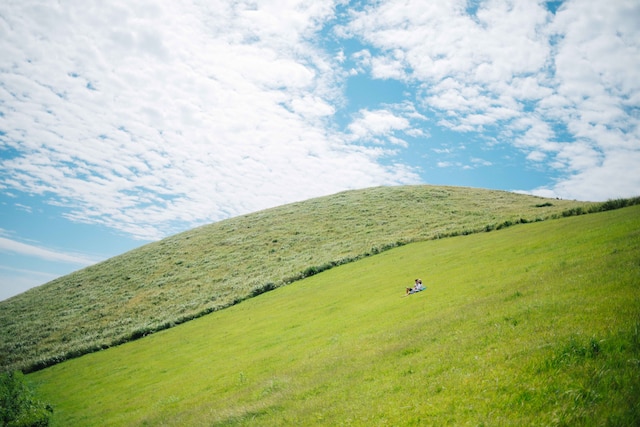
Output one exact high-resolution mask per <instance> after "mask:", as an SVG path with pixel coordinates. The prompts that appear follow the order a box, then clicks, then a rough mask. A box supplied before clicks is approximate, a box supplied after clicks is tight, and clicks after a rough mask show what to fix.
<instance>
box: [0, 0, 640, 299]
mask: <svg viewBox="0 0 640 427" xmlns="http://www.w3.org/2000/svg"><path fill="white" fill-rule="evenodd" d="M639 22H640V2H638V1H637V0H609V1H606V2H605V1H602V0H576V1H573V0H568V1H536V0H448V1H425V0H384V1H371V2H367V1H359V0H354V1H345V0H323V1H320V2H316V1H314V2H310V1H306V0H238V1H232V0H208V1H202V0H171V1H169V0H164V1H163V0H136V1H130V0H109V1H103V0H58V1H51V0H3V1H2V2H0V300H2V299H6V298H9V297H11V296H13V295H16V294H18V293H21V292H24V291H26V290H27V289H29V288H31V287H34V286H38V285H41V284H44V283H46V282H48V281H50V280H53V279H54V278H56V277H59V276H62V275H65V274H68V273H70V272H73V271H76V270H79V269H82V268H85V267H87V266H89V265H92V264H95V263H97V262H100V261H102V260H105V259H107V258H110V257H112V256H115V255H119V254H121V253H124V252H127V251H129V250H131V249H133V248H136V247H139V246H141V245H143V244H146V243H148V242H152V241H156V240H159V239H162V238H164V237H167V236H169V235H172V234H176V233H179V232H181V231H185V230H188V229H191V228H194V227H196V226H199V225H203V224H208V223H212V222H216V221H220V220H223V219H225V218H229V217H234V216H238V215H242V214H246V213H250V212H255V211H259V210H262V209H265V208H269V207H274V206H279V205H283V204H286V203H290V202H294V201H300V200H306V199H309V198H313V197H317V196H322V195H328V194H334V193H337V192H340V191H344V190H350V189H359V188H366V187H373V186H380V185H385V186H394V185H405V184H431V185H455V186H467V187H478V188H488V189H499V190H507V191H515V192H522V193H526V194H533V195H540V196H545V197H554V198H555V197H558V198H563V199H576V200H588V201H604V200H608V199H615V198H620V197H633V196H638V195H640V126H639V125H640V25H638V23H639Z"/></svg>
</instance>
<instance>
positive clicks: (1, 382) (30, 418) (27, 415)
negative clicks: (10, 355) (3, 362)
mask: <svg viewBox="0 0 640 427" xmlns="http://www.w3.org/2000/svg"><path fill="white" fill-rule="evenodd" d="M52 413H53V409H52V408H51V406H49V405H47V404H45V403H43V402H40V401H39V400H37V399H36V398H35V394H34V392H33V390H32V389H31V388H30V387H29V385H28V384H27V382H26V381H25V379H24V375H23V374H22V372H20V371H15V372H6V373H0V423H1V424H2V425H3V426H16V427H17V426H21V427H27V426H33V427H36V426H37V427H40V426H47V425H49V417H50V416H51V414H52Z"/></svg>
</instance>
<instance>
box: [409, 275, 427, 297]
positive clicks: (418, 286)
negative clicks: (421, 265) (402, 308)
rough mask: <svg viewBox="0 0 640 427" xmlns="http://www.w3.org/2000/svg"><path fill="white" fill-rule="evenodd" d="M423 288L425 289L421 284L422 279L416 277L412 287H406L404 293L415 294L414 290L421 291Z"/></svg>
mask: <svg viewBox="0 0 640 427" xmlns="http://www.w3.org/2000/svg"><path fill="white" fill-rule="evenodd" d="M424 289H425V287H424V286H422V280H421V279H416V282H415V284H414V285H413V288H407V292H406V295H411V294H415V293H416V292H420V291H423V290H424Z"/></svg>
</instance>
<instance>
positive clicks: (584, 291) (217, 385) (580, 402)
mask: <svg viewBox="0 0 640 427" xmlns="http://www.w3.org/2000/svg"><path fill="white" fill-rule="evenodd" d="M639 230H640V207H638V206H635V207H630V208H625V209H620V210H616V211H611V212H604V213H597V214H592V215H582V216H577V217H571V218H561V219H558V220H555V221H545V222H538V223H534V224H526V225H521V226H518V227H511V228H508V229H504V230H499V231H495V232H492V233H478V234H473V235H467V236H458V237H454V238H450V239H442V240H437V241H425V242H418V243H413V244H410V245H405V246H402V247H397V248H394V249H392V250H389V251H386V252H384V253H381V254H378V255H376V256H371V257H367V258H363V259H361V260H359V261H357V262H353V263H349V264H347V265H342V266H339V267H338V268H334V269H331V270H329V271H326V272H323V273H322V274H317V275H314V276H313V277H309V278H307V279H305V280H302V281H299V282H297V283H295V284H293V285H291V286H285V287H282V288H279V289H276V290H274V291H273V292H269V293H266V294H263V295H260V296H258V297H256V298H252V299H250V300H247V301H244V302H243V303H242V304H238V305H235V306H233V307H230V308H229V309H226V310H222V311H219V312H216V313H212V314H210V315H208V316H204V317H201V318H199V319H196V320H194V321H191V322H188V323H186V324H183V325H180V326H178V327H176V328H173V329H170V330H166V331H162V332H160V333H157V334H153V335H151V336H149V337H146V338H144V339H141V340H137V341H135V342H131V343H127V344H125V345H122V346H119V347H115V348H111V349H108V350H106V351H101V352H96V353H93V354H90V355H87V356H84V357H81V358H77V359H75V360H70V361H67V362H65V363H61V364H58V365H56V366H53V367H50V368H48V369H44V370H41V371H39V372H35V373H33V374H30V375H29V376H28V378H29V380H30V381H31V382H32V383H33V384H34V385H37V386H38V388H39V394H40V395H41V397H42V398H43V399H44V400H45V401H47V402H49V403H51V404H52V405H53V407H54V414H53V418H52V420H51V421H52V426H53V427H55V426H69V425H73V426H92V425H96V426H101V425H110V426H138V425H140V426H142V425H165V426H172V425H175V426H184V425H191V426H195V425H209V426H223V425H224V426H230V425H247V426H289V425H305V426H306V425H331V426H334V425H352V426H367V427H369V426H387V425H434V426H440V425H474V426H475V425H490V426H502V425H504V426H516V425H517V426H539V425H544V426H580V425H598V426H601V425H611V426H632V425H638V423H640V401H639V400H638V396H639V395H640V363H639V362H638V361H639V360H640V332H639V331H640V288H638V277H640V264H639V263H638V260H639V259H640V258H639V255H640V233H639ZM416 277H421V278H422V279H424V282H425V284H426V285H427V289H426V290H425V291H423V292H421V293H419V294H416V295H412V296H410V297H402V295H403V291H404V287H405V285H407V284H410V283H411V282H412V281H413V279H414V278H416Z"/></svg>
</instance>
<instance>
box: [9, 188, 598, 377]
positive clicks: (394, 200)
mask: <svg viewBox="0 0 640 427" xmlns="http://www.w3.org/2000/svg"><path fill="white" fill-rule="evenodd" d="M596 205H597V204H595V203H589V202H576V201H565V200H551V199H544V198H540V197H535V196H528V195H523V194H516V193H510V192H505V191H494V190H483V189H472V188H462V187H443V186H427V185H421V186H402V187H376V188H369V189H364V190H352V191H347V192H341V193H338V194H334V195H330V196H325V197H320V198H315V199H310V200H307V201H303V202H297V203H292V204H288V205H284V206H280V207H276V208H271V209H267V210H264V211H260V212H255V213H252V214H247V215H243V216H239V217H235V218H231V219H227V220H224V221H220V222H217V223H213V224H209V225H205V226H201V227H198V228H195V229H192V230H189V231H186V232H183V233H179V234H176V235H174V236H170V237H167V238H165V239H163V240H160V241H158V242H154V243H150V244H147V245H144V246H142V247H140V248H137V249H134V250H132V251H129V252H127V253H125V254H122V255H119V256H116V257H113V258H110V259H108V260H106V261H104V262H101V263H99V264H96V265H94V266H90V267H88V268H85V269H82V270H79V271H77V272H74V273H72V274H69V275H67V276H64V277H61V278H58V279H56V280H53V281H51V282H49V283H47V284H45V285H43V286H40V287H38V288H34V289H32V290H30V291H28V292H25V293H24V294H21V295H18V296H16V297H13V298H10V299H9V300H6V301H2V302H0V366H1V367H2V368H3V369H22V370H24V371H26V372H29V371H33V370H37V369H40V368H43V367H46V366H50V365H52V364H55V363H57V362H60V361H62V360H65V359H68V358H72V357H76V356H79V355H81V354H85V353H88V352H92V351H96V350H99V349H102V348H107V347H110V346H113V345H117V344H120V343H123V342H126V341H130V340H132V339H136V338H139V337H141V336H144V335H146V334H148V333H152V332H154V331H157V330H161V329H166V328H168V327H171V326H173V325H175V324H179V323H182V322H184V321H187V320H190V319H193V318H195V317H199V316H201V315H203V314H206V313H210V312H212V311H216V310H219V309H222V308H225V307H228V306H230V305H233V304H236V303H238V302H240V301H242V300H244V299H246V298H249V297H251V296H255V295H258V294H260V293H262V292H265V291H268V290H270V289H273V288H276V287H278V286H282V285H285V284H288V283H291V282H293V281H295V280H298V279H300V278H303V277H306V276H309V275H313V274H315V273H317V272H319V271H322V270H324V269H327V268H330V267H332V266H335V265H339V264H343V263H346V262H350V261H353V260H356V259H359V258H361V257H364V256H368V255H372V254H375V253H378V252H381V251H384V250H386V249H389V248H392V247H395V246H399V245H403V244H406V243H410V242H415V241H421V240H428V239H436V238H441V237H447V236H455V235H460V234H470V233H475V232H482V231H491V230H494V229H497V228H501V227H503V226H508V225H512V224H515V223H520V222H532V221H542V220H546V219H550V218H555V217H558V216H562V215H566V214H567V212H569V214H572V213H586V212H587V211H588V210H589V209H592V208H594V206H596Z"/></svg>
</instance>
